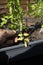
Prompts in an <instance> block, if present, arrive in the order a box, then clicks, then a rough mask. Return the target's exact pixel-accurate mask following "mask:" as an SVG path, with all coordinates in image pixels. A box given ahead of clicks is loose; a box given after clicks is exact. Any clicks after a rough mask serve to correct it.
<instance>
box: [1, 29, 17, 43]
mask: <svg viewBox="0 0 43 65" xmlns="http://www.w3.org/2000/svg"><path fill="white" fill-rule="evenodd" d="M15 34H16V31H15V30H5V29H0V44H3V43H4V42H5V41H6V38H9V37H11V36H14V35H15Z"/></svg>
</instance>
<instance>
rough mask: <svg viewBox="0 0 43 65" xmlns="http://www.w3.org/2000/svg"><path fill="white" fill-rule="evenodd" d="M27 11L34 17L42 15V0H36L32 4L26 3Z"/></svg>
mask: <svg viewBox="0 0 43 65" xmlns="http://www.w3.org/2000/svg"><path fill="white" fill-rule="evenodd" d="M28 13H29V15H32V16H34V17H41V18H42V17H43V0H36V2H35V3H34V4H31V3H28Z"/></svg>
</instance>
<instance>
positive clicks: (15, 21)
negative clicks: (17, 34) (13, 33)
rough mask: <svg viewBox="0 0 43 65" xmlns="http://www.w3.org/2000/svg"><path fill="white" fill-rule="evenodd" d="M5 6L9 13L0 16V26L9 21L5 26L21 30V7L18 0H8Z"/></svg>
mask: <svg viewBox="0 0 43 65" xmlns="http://www.w3.org/2000/svg"><path fill="white" fill-rule="evenodd" d="M7 8H8V9H9V13H8V14H7V15H5V16H3V18H1V20H2V22H1V25H0V27H2V26H4V25H6V24H7V23H10V25H9V24H8V26H7V27H8V28H11V29H15V30H16V29H20V31H22V18H23V9H22V8H21V6H20V1H19V0H8V4H7Z"/></svg>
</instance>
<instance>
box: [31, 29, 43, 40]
mask: <svg viewBox="0 0 43 65" xmlns="http://www.w3.org/2000/svg"><path fill="white" fill-rule="evenodd" d="M30 39H31V41H36V40H42V39H43V32H41V33H40V29H37V30H35V31H34V32H33V33H32V34H31V36H30Z"/></svg>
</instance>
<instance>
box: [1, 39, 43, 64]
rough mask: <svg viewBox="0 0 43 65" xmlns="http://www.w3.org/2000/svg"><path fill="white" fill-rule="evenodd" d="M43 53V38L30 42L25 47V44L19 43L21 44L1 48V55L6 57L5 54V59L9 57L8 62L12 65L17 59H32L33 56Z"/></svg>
mask: <svg viewBox="0 0 43 65" xmlns="http://www.w3.org/2000/svg"><path fill="white" fill-rule="evenodd" d="M41 54H42V55H43V40H38V41H34V42H30V43H29V45H28V46H27V47H26V48H25V47H24V45H23V44H19V45H15V46H11V47H5V48H1V49H0V57H1V58H4V56H5V59H6V57H7V60H6V61H7V62H6V63H11V65H14V64H12V63H15V62H16V61H17V62H18V61H20V60H23V59H24V60H25V59H30V58H32V57H33V56H37V55H41ZM0 60H1V59H0ZM1 61H2V60H1ZM3 61H4V59H3ZM4 62H5V61H4ZM0 65H1V64H0ZM2 65H3V64H2ZM4 65H5V64H4ZM6 65H7V64H6Z"/></svg>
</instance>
